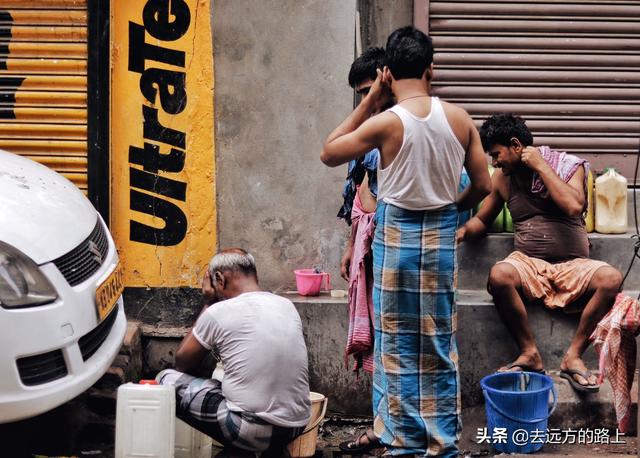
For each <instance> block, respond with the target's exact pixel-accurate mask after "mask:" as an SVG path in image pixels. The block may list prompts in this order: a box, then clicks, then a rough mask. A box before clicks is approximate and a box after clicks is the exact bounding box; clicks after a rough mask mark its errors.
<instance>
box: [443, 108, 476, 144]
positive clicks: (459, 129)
mask: <svg viewBox="0 0 640 458" xmlns="http://www.w3.org/2000/svg"><path fill="white" fill-rule="evenodd" d="M441 103H442V109H443V110H444V114H445V116H446V117H447V121H448V122H449V125H450V126H451V129H452V130H453V133H454V134H455V135H456V137H457V138H458V140H459V141H460V144H461V145H462V146H463V147H464V148H465V149H466V148H467V147H468V146H469V139H470V131H471V129H473V128H474V124H473V120H472V119H471V116H469V113H467V112H466V110H465V109H464V108H461V107H459V106H457V105H454V104H453V103H449V102H445V101H444V100H441Z"/></svg>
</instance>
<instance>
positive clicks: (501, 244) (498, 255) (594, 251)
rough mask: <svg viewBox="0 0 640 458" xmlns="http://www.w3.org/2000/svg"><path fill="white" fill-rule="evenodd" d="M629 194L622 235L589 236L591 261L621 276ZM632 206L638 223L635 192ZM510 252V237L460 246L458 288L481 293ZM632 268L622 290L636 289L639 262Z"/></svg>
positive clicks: (628, 250) (627, 247) (627, 253)
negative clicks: (498, 263)
mask: <svg viewBox="0 0 640 458" xmlns="http://www.w3.org/2000/svg"><path fill="white" fill-rule="evenodd" d="M633 192H634V191H633V190H631V189H630V190H629V192H628V198H627V215H628V221H629V229H628V231H627V233H626V234H620V235H611V234H599V233H597V232H592V233H590V234H589V240H590V241H591V244H592V247H591V255H590V256H591V258H593V259H599V260H602V261H605V262H608V263H609V264H611V265H612V266H613V267H615V268H616V269H618V270H620V271H621V272H622V273H623V274H624V273H625V272H626V271H627V268H628V267H629V262H630V261H631V255H632V253H633V247H634V242H633V240H632V239H631V236H632V235H633V234H635V222H634V214H633V213H634V207H633ZM635 192H636V201H637V202H636V205H637V206H638V218H639V219H640V190H636V191H635ZM512 251H513V234H510V233H499V234H489V235H488V236H487V237H485V238H483V239H481V240H479V241H477V242H467V243H463V244H462V245H461V246H460V250H459V251H458V261H459V266H460V271H459V277H458V285H459V288H461V289H482V288H484V287H485V285H486V283H487V275H488V274H489V270H490V269H491V267H492V266H493V265H494V264H495V263H496V262H497V261H499V260H501V259H504V258H506V257H507V256H508V255H509V253H511V252H512ZM636 264H637V265H634V268H633V270H632V271H631V273H630V274H629V278H628V279H627V283H626V285H625V286H626V287H627V288H630V289H640V262H638V263H636Z"/></svg>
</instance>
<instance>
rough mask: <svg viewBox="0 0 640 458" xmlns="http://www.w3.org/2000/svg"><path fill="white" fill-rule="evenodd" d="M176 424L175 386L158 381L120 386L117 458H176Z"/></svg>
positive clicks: (117, 413)
mask: <svg viewBox="0 0 640 458" xmlns="http://www.w3.org/2000/svg"><path fill="white" fill-rule="evenodd" d="M144 382H146V383H144ZM175 420H176V399H175V389H174V387H173V386H170V385H158V384H157V383H155V380H153V381H143V382H142V383H140V384H136V383H125V384H124V385H120V387H119V388H118V402H117V408H116V453H115V458H139V457H145V458H173V456H174V432H175Z"/></svg>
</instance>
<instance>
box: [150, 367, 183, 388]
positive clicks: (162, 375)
mask: <svg viewBox="0 0 640 458" xmlns="http://www.w3.org/2000/svg"><path fill="white" fill-rule="evenodd" d="M181 375H182V372H178V371H177V370H175V369H164V370H162V371H160V372H158V374H157V375H156V382H158V383H159V384H160V385H175V383H176V381H177V380H178V378H180V376H181Z"/></svg>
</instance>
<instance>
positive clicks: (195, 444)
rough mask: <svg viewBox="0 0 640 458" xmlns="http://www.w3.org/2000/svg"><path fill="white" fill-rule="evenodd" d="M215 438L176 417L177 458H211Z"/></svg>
mask: <svg viewBox="0 0 640 458" xmlns="http://www.w3.org/2000/svg"><path fill="white" fill-rule="evenodd" d="M212 445H213V440H212V439H211V438H210V437H209V436H207V435H206V434H203V433H201V432H200V431H198V430H197V429H195V428H192V427H191V426H189V425H188V424H186V423H185V422H184V421H182V420H180V419H179V418H176V435H175V448H174V449H175V452H176V454H175V458H211V447H212Z"/></svg>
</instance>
